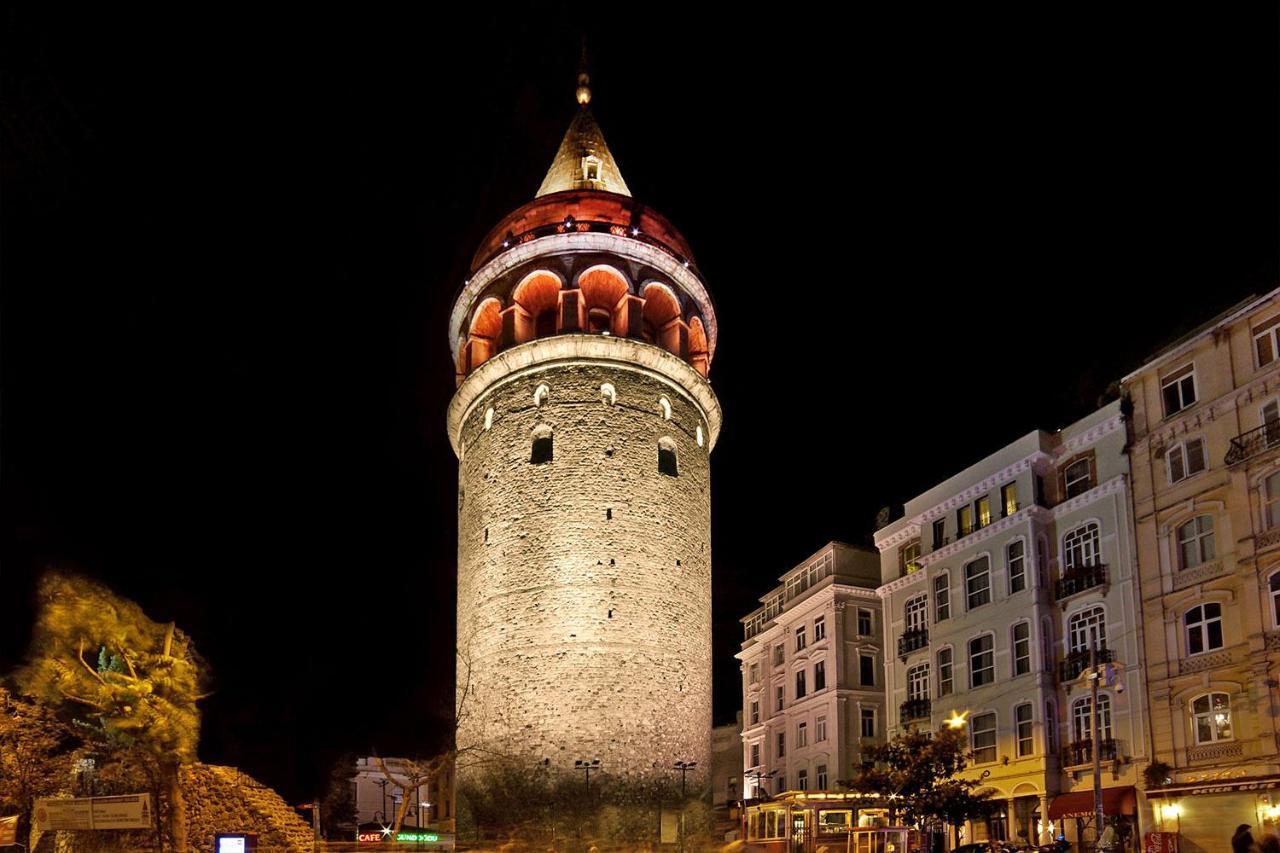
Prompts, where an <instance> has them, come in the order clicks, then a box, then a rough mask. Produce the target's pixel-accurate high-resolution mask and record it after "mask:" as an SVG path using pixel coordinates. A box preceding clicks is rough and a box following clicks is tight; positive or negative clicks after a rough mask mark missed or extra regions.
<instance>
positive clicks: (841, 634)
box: [736, 542, 885, 799]
mask: <svg viewBox="0 0 1280 853" xmlns="http://www.w3.org/2000/svg"><path fill="white" fill-rule="evenodd" d="M878 581H879V561H878V559H877V557H876V554H875V553H874V552H871V551H868V550H865V549H861V548H855V547H853V546H850V545H846V544H844V543H841V542H830V543H828V544H827V545H826V546H824V547H823V548H822V549H821V550H819V551H818V552H817V553H816V554H814V555H812V556H811V557H810V558H809V559H807V560H805V561H804V562H803V563H801V564H800V565H798V566H796V567H795V568H793V569H791V570H790V571H788V572H787V573H786V574H784V575H782V577H781V578H779V585H778V586H777V587H776V588H774V589H773V590H771V591H770V592H769V593H768V594H767V595H765V596H764V597H762V598H761V599H760V601H761V602H762V606H761V607H760V608H758V609H757V610H755V611H753V612H752V613H750V614H749V615H747V616H746V617H744V618H743V619H742V623H743V632H744V639H743V643H742V649H741V651H739V652H738V654H737V655H736V657H737V658H738V660H739V661H740V662H741V667H742V707H743V719H742V760H743V768H744V776H743V782H742V787H741V790H742V792H743V796H744V798H745V799H756V798H759V797H762V796H767V795H771V794H777V793H781V792H783V791H788V790H797V791H822V790H834V789H836V788H837V781H838V780H847V779H849V778H850V777H851V775H852V773H853V768H854V767H857V766H860V765H861V762H862V758H861V755H862V749H863V748H864V747H865V746H867V745H870V744H873V743H877V742H880V741H881V740H883V737H884V731H885V707H884V693H883V684H882V681H883V678H884V647H883V636H884V634H883V631H882V628H881V617H880V599H879V597H878V596H877V595H876V586H877V585H878Z"/></svg>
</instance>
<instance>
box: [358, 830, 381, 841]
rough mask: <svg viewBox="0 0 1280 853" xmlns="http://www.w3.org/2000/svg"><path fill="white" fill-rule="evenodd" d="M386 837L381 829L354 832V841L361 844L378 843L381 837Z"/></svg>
mask: <svg viewBox="0 0 1280 853" xmlns="http://www.w3.org/2000/svg"><path fill="white" fill-rule="evenodd" d="M386 837H387V836H386V835H385V834H384V833H383V832H382V831H381V830H376V831H374V832H357V833H356V841H358V842H360V843H361V844H370V843H380V842H381V841H382V839H384V838H386Z"/></svg>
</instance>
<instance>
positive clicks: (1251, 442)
mask: <svg viewBox="0 0 1280 853" xmlns="http://www.w3.org/2000/svg"><path fill="white" fill-rule="evenodd" d="M1276 447H1280V421H1268V422H1267V423H1265V424H1263V425H1262V426H1260V427H1257V428H1256V429H1251V430H1249V431H1248V432H1242V433H1240V434H1239V435H1237V436H1236V437H1235V438H1233V439H1231V446H1230V447H1228V448H1227V455H1226V457H1225V458H1224V459H1223V460H1222V461H1223V464H1226V465H1238V464H1240V463H1241V462H1244V461H1246V460H1249V459H1252V458H1253V457H1255V456H1258V455H1260V454H1263V453H1266V452H1267V451H1268V450H1271V449H1273V448H1276Z"/></svg>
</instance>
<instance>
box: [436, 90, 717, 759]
mask: <svg viewBox="0 0 1280 853" xmlns="http://www.w3.org/2000/svg"><path fill="white" fill-rule="evenodd" d="M577 99H578V104H579V108H578V112H577V115H576V116H575V118H574V119H573V122H572V124H571V125H570V126H569V130H568V132H567V133H566V134H565V136H564V141H563V142H562V143H561V145H560V148H559V151H558V152H557V153H556V156H555V159H554V161H553V162H552V164H551V168H550V170H549V171H548V172H547V176H546V179H545V180H544V181H543V182H542V186H541V187H540V188H539V190H538V193H537V196H536V197H535V198H534V199H533V201H531V202H529V203H528V204H526V205H524V206H523V207H521V208H519V209H518V210H516V211H515V212H513V213H511V214H510V215H508V216H507V217H506V218H505V219H503V220H502V221H501V222H500V223H498V225H497V226H496V227H495V228H494V229H493V230H492V231H491V232H490V233H489V235H488V236H487V237H486V238H485V239H484V242H483V243H482V244H481V246H480V249H479V251H477V252H476V255H475V258H474V260H473V262H472V265H471V277H470V278H469V279H468V280H467V281H466V283H465V285H464V286H463V288H462V292H461V293H460V294H459V296H458V297H457V300H456V301H455V303H454V306H453V313H452V315H451V317H450V324H449V344H450V347H451V350H452V354H453V357H454V363H455V365H456V367H457V381H458V388H457V392H456V394H455V395H454V397H453V400H452V401H451V403H450V404H449V413H448V428H449V439H450V441H451V442H452V444H453V449H454V451H455V453H456V454H457V456H458V460H459V475H458V649H459V663H458V688H459V692H460V694H461V693H464V692H465V694H466V695H465V697H460V698H461V702H462V707H463V710H462V714H461V717H460V721H459V732H458V741H459V745H460V746H461V747H467V746H473V747H480V748H483V749H486V750H492V751H494V752H497V753H499V754H504V755H515V756H519V757H521V758H524V759H528V760H530V761H536V762H540V761H543V760H544V759H549V763H550V766H551V767H560V768H568V769H572V768H573V766H574V762H575V761H580V760H581V761H594V760H596V759H599V761H600V770H601V771H603V772H604V773H607V774H612V775H615V776H617V777H621V778H624V779H629V780H632V781H642V780H644V779H645V778H647V777H654V776H659V777H664V778H667V779H671V778H673V777H676V776H678V775H679V774H678V773H676V772H675V771H673V769H672V764H673V763H674V762H677V761H696V762H697V763H698V767H697V768H696V771H695V773H696V776H694V777H691V778H690V782H691V783H693V782H695V781H701V780H705V774H706V772H707V771H708V770H709V765H710V732H711V528H710V522H711V516H710V505H711V480H710V473H711V467H710V459H709V456H710V453H711V449H712V447H714V446H715V442H716V437H717V435H718V433H719V431H720V418H721V413H720V405H719V402H718V401H717V400H716V396H715V394H714V393H713V392H712V390H711V385H710V384H709V383H708V381H707V373H708V370H709V369H710V366H711V360H712V357H713V356H714V354H715V346H716V319H715V313H714V311H713V309H712V305H711V299H710V297H709V296H708V294H707V289H706V286H705V285H704V284H703V281H702V279H701V277H700V276H699V274H698V269H697V265H696V264H695V263H694V260H693V254H692V252H691V251H690V250H689V246H688V244H687V243H686V242H685V239H684V237H683V236H681V234H680V233H679V232H678V231H677V230H676V229H675V228H674V227H673V226H672V225H671V223H670V222H668V221H667V220H666V219H665V218H664V217H663V216H661V215H659V214H658V213H656V212H655V211H653V210H651V209H649V208H648V207H645V206H644V205H642V204H640V203H638V202H636V201H635V200H633V199H632V198H631V194H630V191H629V190H628V188H627V185H626V183H625V182H624V181H623V179H622V175H621V173H620V172H619V171H618V166H617V164H616V163H615V161H614V159H613V157H612V155H611V154H610V152H609V148H608V146H607V145H606V144H605V141H604V137H603V135H602V134H601V132H600V128H599V127H598V126H597V124H596V122H595V120H594V118H593V117H592V115H591V110H590V108H589V103H590V100H591V91H590V89H589V88H588V80H587V77H586V74H585V73H583V74H581V75H580V76H579V81H578V90H577ZM698 777H701V779H699V778H698Z"/></svg>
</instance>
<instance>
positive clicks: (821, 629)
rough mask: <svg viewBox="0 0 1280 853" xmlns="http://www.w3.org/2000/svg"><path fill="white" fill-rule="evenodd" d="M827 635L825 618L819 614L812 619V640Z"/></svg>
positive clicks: (816, 640)
mask: <svg viewBox="0 0 1280 853" xmlns="http://www.w3.org/2000/svg"><path fill="white" fill-rule="evenodd" d="M825 636H827V620H826V619H825V618H824V617H822V616H819V617H818V618H817V619H814V620H813V641H814V642H815V643H816V642H818V641H819V640H821V639H822V638H823V637H825Z"/></svg>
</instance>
